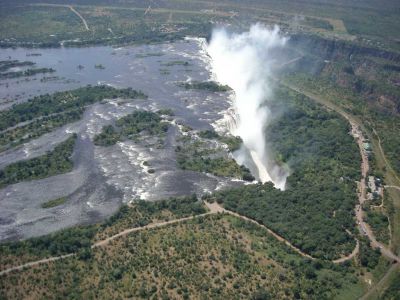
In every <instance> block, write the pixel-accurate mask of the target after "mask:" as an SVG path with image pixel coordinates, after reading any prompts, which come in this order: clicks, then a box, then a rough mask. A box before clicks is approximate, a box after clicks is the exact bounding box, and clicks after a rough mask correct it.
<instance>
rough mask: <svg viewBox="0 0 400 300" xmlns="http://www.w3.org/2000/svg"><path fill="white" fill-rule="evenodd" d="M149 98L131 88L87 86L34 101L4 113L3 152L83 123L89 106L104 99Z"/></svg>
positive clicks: (1, 117) (0, 126)
mask: <svg viewBox="0 0 400 300" xmlns="http://www.w3.org/2000/svg"><path fill="white" fill-rule="evenodd" d="M145 97H146V96H145V95H144V94H143V93H142V92H140V91H135V90H133V89H131V88H128V89H115V88H112V87H109V86H87V87H83V88H79V89H76V90H72V91H67V92H58V93H54V94H52V95H49V94H45V95H41V96H37V97H34V98H33V99H30V100H29V101H28V102H25V103H20V104H16V105H14V106H12V107H11V108H10V109H8V110H4V111H1V112H0V131H2V132H1V133H0V151H2V150H5V149H7V148H9V147H13V146H16V145H19V144H21V143H24V142H26V141H29V140H31V139H33V138H37V137H39V136H40V135H42V134H44V133H47V132H50V131H52V130H53V129H54V128H57V127H60V126H62V125H65V124H67V123H70V122H73V121H76V120H79V119H80V118H81V116H82V113H83V111H84V109H85V107H86V106H87V105H90V104H93V103H95V102H99V101H101V100H103V99H107V98H108V99H115V98H128V99H135V98H145ZM23 122H26V124H24V123H23ZM20 123H22V124H20ZM17 124H18V126H16V127H13V126H15V125H17Z"/></svg>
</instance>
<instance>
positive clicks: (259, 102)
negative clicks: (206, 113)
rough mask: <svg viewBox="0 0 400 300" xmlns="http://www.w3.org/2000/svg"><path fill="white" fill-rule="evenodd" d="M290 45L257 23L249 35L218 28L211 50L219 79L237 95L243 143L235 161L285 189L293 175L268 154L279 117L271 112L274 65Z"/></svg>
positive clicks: (237, 128)
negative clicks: (269, 131)
mask: <svg viewBox="0 0 400 300" xmlns="http://www.w3.org/2000/svg"><path fill="white" fill-rule="evenodd" d="M287 41H288V38H286V37H284V36H283V35H282V34H281V33H280V30H279V27H277V26H275V27H274V28H272V29H270V28H267V27H265V26H262V25H261V24H255V25H252V26H251V27H250V29H249V31H247V32H243V33H229V32H228V31H227V30H226V29H225V28H220V29H216V30H214V32H213V34H212V38H211V41H210V43H209V45H208V47H207V52H208V54H209V55H210V57H211V65H212V71H213V75H214V76H215V79H216V80H217V81H218V82H219V83H221V84H224V85H228V86H230V87H231V88H232V89H233V91H234V96H233V105H234V107H233V109H234V117H233V118H234V119H235V120H234V122H232V123H234V126H230V128H229V130H230V131H231V133H232V134H233V135H235V136H240V137H241V138H242V140H243V146H242V148H241V149H240V150H239V151H238V152H237V153H236V154H235V159H236V160H237V161H238V163H239V164H244V165H246V166H248V167H249V168H250V169H253V171H255V173H258V179H259V180H260V181H261V182H263V183H264V182H267V181H271V182H273V183H274V185H275V187H276V188H279V189H281V190H284V189H285V184H286V178H287V176H288V175H289V171H288V168H287V167H286V166H280V165H278V164H277V163H276V162H275V161H274V159H273V157H272V155H271V153H270V152H269V151H268V148H267V146H266V136H265V128H266V126H267V125H268V124H269V122H270V121H271V119H272V117H273V116H272V115H271V110H270V108H269V104H270V103H271V102H272V101H273V87H272V82H271V79H270V78H271V75H272V73H273V69H274V66H277V65H280V64H282V61H280V60H281V59H280V58H279V52H280V51H281V50H283V49H284V47H285V46H286V45H287ZM256 175H257V174H256Z"/></svg>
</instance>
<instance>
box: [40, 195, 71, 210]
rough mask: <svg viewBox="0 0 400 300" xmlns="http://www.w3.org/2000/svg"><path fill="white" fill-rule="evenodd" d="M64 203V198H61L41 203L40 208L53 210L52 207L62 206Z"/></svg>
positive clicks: (65, 199)
mask: <svg viewBox="0 0 400 300" xmlns="http://www.w3.org/2000/svg"><path fill="white" fill-rule="evenodd" d="M66 201H67V198H66V197H61V198H58V199H54V200H50V201H47V202H45V203H42V205H41V207H42V208H53V207H57V206H60V205H63V204H64V203H65V202H66Z"/></svg>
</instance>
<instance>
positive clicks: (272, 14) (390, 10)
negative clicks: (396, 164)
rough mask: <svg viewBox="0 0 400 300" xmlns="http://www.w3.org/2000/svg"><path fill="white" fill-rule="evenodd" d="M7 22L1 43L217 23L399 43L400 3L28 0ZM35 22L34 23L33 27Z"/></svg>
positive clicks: (156, 32)
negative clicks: (374, 6)
mask: <svg viewBox="0 0 400 300" xmlns="http://www.w3.org/2000/svg"><path fill="white" fill-rule="evenodd" d="M3 7H4V8H3V10H2V17H3V19H2V22H1V23H0V37H1V45H3V46H7V45H18V44H21V45H26V46H41V45H48V46H59V44H60V43H62V44H65V45H71V46H72V45H90V44H109V43H112V44H118V43H126V42H130V43H131V42H134V43H138V42H157V41H160V40H171V39H176V38H182V37H183V36H185V35H197V36H208V35H209V32H210V29H211V28H212V27H213V26H214V25H213V24H218V23H225V24H230V25H232V26H234V27H238V28H241V27H243V26H248V24H250V23H254V22H257V21H259V22H262V23H266V24H269V25H273V24H278V25H280V26H281V27H282V28H283V29H284V30H289V31H290V32H294V33H295V32H306V33H312V34H317V35H321V36H325V37H328V38H333V39H343V40H353V41H357V42H358V43H361V44H364V45H369V46H374V47H380V48H382V47H383V48H393V49H397V50H398V49H399V45H398V35H397V33H398V31H399V25H398V22H396V19H397V18H396V13H397V11H398V9H399V8H398V7H397V6H396V4H395V3H394V1H385V2H384V3H383V4H382V5H380V6H379V9H378V10H376V9H372V8H371V7H372V5H371V3H370V2H366V3H363V4H360V3H359V2H356V1H354V2H353V1H352V2H350V3H347V2H346V3H344V2H339V3H335V4H323V3H319V4H318V3H316V2H314V1H302V2H301V4H296V3H295V2H291V1H275V0H269V1H267V2H265V1H263V2H262V3H261V2H260V1H250V2H249V3H247V2H246V5H243V4H242V3H239V2H234V1H218V2H207V1H182V0H174V1H168V3H165V2H163V1H152V2H151V3H150V4H146V3H142V2H141V1H125V2H124V3H123V4H121V3H118V2H110V1H104V2H102V1H100V2H96V3H94V2H93V1H85V2H83V3H82V2H78V3H74V1H68V2H66V1H57V2H56V3H53V2H48V3H46V2H45V3H43V2H40V1H32V0H31V1H21V2H20V3H18V6H15V5H12V4H6V5H4V6H3ZM32 28H34V29H35V30H34V31H32Z"/></svg>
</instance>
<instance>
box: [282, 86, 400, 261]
mask: <svg viewBox="0 0 400 300" xmlns="http://www.w3.org/2000/svg"><path fill="white" fill-rule="evenodd" d="M280 84H283V85H284V86H286V87H287V88H289V89H291V90H293V91H295V92H297V93H300V94H303V95H305V96H307V97H308V98H310V99H312V100H314V101H315V102H317V103H319V104H322V105H323V106H325V107H327V108H328V109H331V110H333V111H335V112H337V113H338V114H340V115H341V116H342V117H344V118H345V119H346V120H347V121H348V122H349V123H350V125H351V135H352V136H353V138H354V139H355V141H356V142H357V145H358V148H359V151H360V155H361V159H362V161H361V180H360V182H359V183H358V200H359V204H358V205H356V208H355V212H356V218H357V223H358V227H359V230H360V232H361V234H363V235H366V236H367V237H368V239H369V240H370V244H371V246H372V248H379V249H380V251H381V253H382V255H383V256H385V257H386V258H388V259H389V260H392V261H393V262H400V257H399V256H397V255H395V254H394V253H393V252H392V251H391V250H390V249H388V248H387V247H386V246H385V245H384V244H382V243H379V242H378V241H377V240H376V238H375V235H374V233H373V232H372V230H371V228H370V226H369V225H368V224H367V223H366V222H364V211H363V210H362V208H361V207H362V204H363V203H364V202H365V201H366V199H367V197H366V191H367V186H366V180H365V179H366V177H367V173H368V170H369V161H368V155H367V153H366V151H365V149H364V145H363V141H364V140H365V139H366V138H365V137H364V135H363V132H362V130H361V129H360V128H361V127H362V126H361V124H360V123H359V122H358V121H357V120H356V119H355V118H354V117H352V116H351V115H350V114H348V113H346V112H345V111H343V110H342V109H341V108H339V107H338V106H337V105H335V104H333V103H332V102H329V101H327V100H325V99H322V98H320V97H319V96H317V95H314V94H312V93H310V92H307V91H303V90H302V89H300V88H299V87H296V86H293V85H291V84H289V83H287V82H280ZM394 188H397V187H394Z"/></svg>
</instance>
